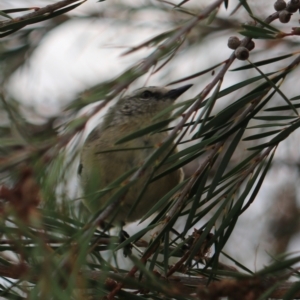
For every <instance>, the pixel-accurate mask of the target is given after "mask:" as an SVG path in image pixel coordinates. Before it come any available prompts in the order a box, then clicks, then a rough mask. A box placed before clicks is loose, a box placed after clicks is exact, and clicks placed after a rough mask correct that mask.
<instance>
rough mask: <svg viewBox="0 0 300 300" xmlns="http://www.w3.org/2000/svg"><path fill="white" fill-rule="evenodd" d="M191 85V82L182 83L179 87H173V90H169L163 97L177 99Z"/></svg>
mask: <svg viewBox="0 0 300 300" xmlns="http://www.w3.org/2000/svg"><path fill="white" fill-rule="evenodd" d="M191 86H192V84H187V85H184V86H182V87H180V88H177V89H174V90H169V91H168V92H167V93H166V94H165V97H166V98H171V99H174V100H175V99H177V98H178V97H179V96H180V95H182V94H183V93H184V92H185V91H187V90H188V89H189V88H190V87H191Z"/></svg>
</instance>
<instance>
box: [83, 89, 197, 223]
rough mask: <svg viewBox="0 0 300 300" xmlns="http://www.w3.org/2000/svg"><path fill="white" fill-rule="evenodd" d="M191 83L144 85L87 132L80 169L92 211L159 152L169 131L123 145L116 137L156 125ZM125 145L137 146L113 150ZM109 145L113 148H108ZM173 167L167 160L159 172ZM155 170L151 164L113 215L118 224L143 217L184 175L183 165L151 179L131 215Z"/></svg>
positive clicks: (99, 206) (98, 207)
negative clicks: (176, 85) (155, 118)
mask: <svg viewBox="0 0 300 300" xmlns="http://www.w3.org/2000/svg"><path fill="white" fill-rule="evenodd" d="M191 86H192V85H185V86H183V87H180V88H177V89H168V88H165V87H145V88H141V89H138V90H136V91H134V92H133V93H132V94H131V95H129V96H126V97H124V98H122V99H120V100H119V101H118V102H117V103H116V104H115V105H114V106H112V107H111V108H110V109H109V110H108V112H107V114H106V115H105V117H104V121H103V122H102V123H101V124H100V125H98V126H97V127H96V128H95V129H94V130H93V131H92V133H91V134H90V135H89V137H88V138H87V140H86V142H85V145H84V147H83V150H82V154H81V164H80V168H79V173H80V174H81V181H82V184H83V189H84V193H85V204H86V206H87V207H88V209H89V210H90V211H91V212H97V211H99V210H100V209H101V208H104V207H105V205H106V204H107V201H108V200H109V199H110V198H111V197H112V195H114V194H115V193H116V191H117V190H118V188H120V186H121V183H122V180H121V182H118V183H116V184H115V186H114V188H112V189H107V187H108V185H110V184H112V183H113V182H114V181H116V180H117V179H118V178H119V177H120V176H122V175H124V174H125V173H126V172H127V173H128V172H130V171H131V170H133V168H136V167H139V166H141V165H142V164H143V163H144V162H145V160H146V158H147V157H148V156H149V155H151V153H153V151H154V150H155V145H157V144H159V143H160V142H162V141H163V140H164V139H165V138H166V137H167V135H168V133H167V132H158V133H155V134H148V135H144V136H142V137H138V138H136V139H133V140H131V141H128V142H125V143H122V144H120V145H115V143H116V142H117V141H118V140H119V139H121V138H122V137H124V136H126V135H128V134H129V133H132V132H134V131H137V130H139V129H141V128H144V127H147V126H149V125H151V124H152V123H153V121H152V120H153V117H154V116H156V115H157V114H158V113H159V112H160V111H162V110H164V109H165V108H167V107H168V106H170V105H171V104H173V103H174V101H175V100H176V99H177V98H178V97H179V96H180V95H181V94H183V93H184V92H185V91H186V90H188V89H189V88H190V87H191ZM170 115H171V113H169V114H168V113H166V114H164V115H163V116H162V117H161V118H160V119H159V121H161V120H166V119H168V118H170ZM120 148H122V149H126V148H127V149H132V150H118V151H113V150H114V149H115V150H116V149H120ZM105 150H112V151H108V152H104V151H105ZM168 167H170V166H169V165H162V167H161V168H160V169H159V172H162V171H164V170H166V169H167V168H168ZM152 171H153V169H152V168H151V167H149V168H147V169H146V171H145V172H144V173H143V174H142V176H141V177H140V178H139V179H138V180H137V181H136V182H135V183H134V184H133V185H132V186H131V187H130V188H129V189H128V191H127V192H126V194H125V195H124V199H122V202H121V205H120V207H119V209H118V211H116V212H115V214H114V216H112V218H113V219H114V220H113V223H114V224H116V223H125V222H133V221H136V220H138V219H140V218H142V217H143V215H144V214H145V213H146V212H147V211H149V209H151V208H152V207H153V205H155V204H156V203H157V202H158V201H159V200H160V198H161V197H163V196H164V195H165V194H166V193H168V192H169V191H170V190H171V189H172V188H174V187H175V186H176V185H177V184H178V183H179V182H180V181H181V179H182V170H180V169H179V170H176V171H174V172H172V173H169V174H167V175H166V176H164V177H161V178H160V179H158V180H155V181H153V182H151V183H150V184H149V185H148V187H147V189H146V191H145V192H144V194H143V196H142V198H141V200H140V202H139V203H138V205H137V207H136V208H135V209H134V211H133V212H132V213H131V214H130V215H129V216H128V213H129V212H130V210H131V208H132V206H133V205H134V203H135V201H136V199H137V198H138V196H139V194H140V192H141V190H142V188H143V186H144V184H145V182H146V181H147V179H148V177H149V176H150V174H151V172H152ZM128 178H130V175H129V177H128ZM124 180H125V179H123V181H124ZM105 190H106V193H105ZM108 221H109V220H108Z"/></svg>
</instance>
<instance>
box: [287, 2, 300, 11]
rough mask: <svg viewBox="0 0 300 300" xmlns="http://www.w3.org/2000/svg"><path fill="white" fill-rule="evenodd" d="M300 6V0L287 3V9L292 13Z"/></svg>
mask: <svg viewBox="0 0 300 300" xmlns="http://www.w3.org/2000/svg"><path fill="white" fill-rule="evenodd" d="M299 7H300V1H299V0H291V1H289V2H288V3H287V5H286V10H287V11H288V12H290V13H294V12H296V11H297V10H298V9H299Z"/></svg>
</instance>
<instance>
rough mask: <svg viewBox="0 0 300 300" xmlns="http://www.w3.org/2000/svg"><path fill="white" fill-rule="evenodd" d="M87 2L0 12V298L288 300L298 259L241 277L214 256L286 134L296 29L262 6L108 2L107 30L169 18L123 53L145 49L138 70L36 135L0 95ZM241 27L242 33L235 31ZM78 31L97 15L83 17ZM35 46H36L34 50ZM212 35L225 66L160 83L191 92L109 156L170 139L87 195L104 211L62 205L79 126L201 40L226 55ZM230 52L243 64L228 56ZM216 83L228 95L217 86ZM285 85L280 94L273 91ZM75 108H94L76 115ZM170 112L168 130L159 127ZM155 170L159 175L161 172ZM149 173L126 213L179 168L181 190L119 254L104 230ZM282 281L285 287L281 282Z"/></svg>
mask: <svg viewBox="0 0 300 300" xmlns="http://www.w3.org/2000/svg"><path fill="white" fill-rule="evenodd" d="M89 1H90V0H88V1H78V0H73V1H72V0H64V1H51V3H50V4H49V5H48V6H41V7H39V6H38V5H41V3H37V4H36V5H37V6H34V7H20V8H16V7H14V8H11V7H7V9H3V10H1V11H0V16H1V20H0V38H1V39H0V61H1V64H0V68H1V76H0V80H1V86H2V89H1V95H0V115H1V116H3V121H1V124H0V201H1V203H0V204H1V206H0V215H1V218H0V232H1V238H0V277H1V279H2V280H1V281H0V297H1V299H2V298H4V299H62V300H63V299H66V300H69V299H102V298H105V297H107V298H106V299H219V298H220V297H225V298H226V297H227V299H271V298H277V299H294V298H297V297H298V298H299V296H300V284H299V282H298V281H297V280H298V277H299V272H298V271H297V268H298V267H297V266H298V265H299V262H300V256H299V255H297V253H296V254H289V253H276V255H271V254H270V260H271V262H270V263H269V264H267V263H266V264H265V267H262V268H260V269H259V270H251V269H249V268H248V267H247V266H246V263H245V261H247V257H244V258H243V261H239V259H237V258H236V257H235V253H228V252H227V250H226V246H227V245H228V244H230V243H232V241H233V240H232V239H231V236H232V233H233V232H234V231H235V230H236V228H237V227H238V226H241V223H240V217H241V215H243V214H247V212H248V208H249V207H251V205H252V204H253V203H254V202H256V201H261V200H262V199H261V198H260V197H259V191H260V189H261V187H262V185H263V184H264V181H265V179H266V177H267V176H268V174H269V172H270V171H271V170H272V168H273V167H274V157H276V151H277V150H278V147H279V146H280V145H281V144H282V145H284V144H285V143H286V140H287V139H288V138H289V137H293V136H296V135H297V133H298V132H299V129H298V128H299V127H300V119H299V108H300V95H299V88H298V87H299V84H298V81H299V80H298V78H299V74H300V70H299V64H300V54H299V41H300V39H299V34H298V32H300V29H299V28H298V27H292V25H291V23H292V21H293V20H294V19H297V16H296V14H294V11H293V9H292V8H291V5H292V4H288V6H287V8H286V9H282V10H279V11H274V8H273V6H270V7H267V6H266V7H265V10H264V11H260V12H259V15H258V13H257V12H258V10H257V7H256V4H255V1H254V3H252V2H253V1H241V0H240V1H239V2H238V5H237V6H236V7H234V6H233V5H234V3H235V1H228V0H227V1H225V0H214V1H200V2H201V5H200V6H201V7H200V8H199V3H198V2H199V1H182V2H180V3H177V2H176V1H144V2H138V3H137V4H136V6H130V4H129V3H131V1H128V3H127V1H126V0H124V1H123V2H115V3H114V2H113V3H111V4H110V7H114V10H112V12H110V15H109V16H110V18H115V19H116V21H119V22H121V20H118V16H119V15H120V13H121V12H122V18H124V19H123V20H122V22H125V23H126V22H130V19H131V18H133V17H134V16H136V15H138V14H139V13H141V12H144V11H150V12H152V13H153V11H154V13H155V12H156V11H157V12H159V13H164V14H165V15H166V16H168V18H166V20H165V22H168V26H169V29H168V30H165V31H164V30H161V32H160V33H159V34H157V35H156V36H154V37H152V38H148V39H145V40H146V41H145V42H141V43H140V44H139V45H136V46H134V47H131V48H129V49H126V51H124V53H123V56H128V57H129V56H130V55H132V54H133V53H135V52H138V51H140V50H142V49H148V50H150V54H148V55H145V57H144V59H143V60H140V61H136V62H133V63H132V65H131V67H129V68H128V69H127V70H125V71H124V72H120V73H119V74H118V75H117V76H116V78H114V79H109V80H107V81H102V82H98V83H97V84H95V85H94V86H92V87H89V88H88V89H87V90H85V91H82V92H81V93H79V94H78V96H77V97H74V99H73V100H72V101H70V102H69V103H68V104H67V105H66V107H64V108H63V109H62V111H61V112H60V113H59V114H58V115H57V116H53V117H51V118H49V119H47V120H44V123H42V124H40V125H37V124H36V123H34V121H33V120H30V119H28V117H26V116H25V115H26V114H24V111H26V110H28V109H30V108H29V107H26V105H25V104H23V103H22V102H21V101H19V99H14V98H13V96H12V95H11V94H10V91H9V89H8V83H9V79H10V78H11V77H12V76H13V75H14V74H15V72H16V71H17V70H19V69H21V68H22V67H24V65H26V63H27V61H28V59H29V58H30V57H31V55H32V54H33V53H34V50H35V49H36V48H37V47H39V44H40V41H41V39H42V36H45V35H47V34H48V33H51V32H52V31H53V30H54V29H57V28H58V27H59V25H61V24H62V23H65V22H68V21H74V20H76V19H79V17H76V14H75V15H72V14H67V13H69V12H71V11H72V12H73V13H76V11H77V9H78V8H79V7H81V6H84V5H83V4H84V2H89ZM32 2H34V1H32ZM37 2H38V1H37ZM108 2H109V1H99V3H98V5H99V6H105V5H108V4H107V3H108ZM202 2H203V3H202ZM231 2H234V3H231ZM277 2H280V1H277ZM290 2H293V1H290ZM294 2H295V3H294ZM294 2H293V5H296V6H297V5H298V4H297V3H298V2H297V1H294ZM205 3H206V4H205ZM24 5H25V6H26V1H24ZM42 5H44V4H42ZM289 5H290V6H289ZM298 8H300V3H299V7H298ZM283 11H284V13H283ZM287 12H288V13H289V17H286V18H285V15H284V14H286V13H287ZM114 14H115V15H114ZM293 14H294V15H293ZM104 16H105V12H104ZM124 16H125V17H124ZM245 16H247V19H248V20H251V23H245V21H244V19H245ZM84 18H87V19H90V20H93V19H95V18H99V16H97V15H95V13H94V12H90V13H86V15H85V16H84ZM279 20H280V21H281V23H280V22H279ZM282 23H288V24H286V25H285V27H283V25H282ZM289 26H291V27H289ZM225 32H226V33H225ZM34 34H35V35H36V37H37V39H38V40H35V42H34V43H33V42H32V36H33V35H34ZM128 34H130V33H128ZM225 34H226V35H228V37H229V36H230V35H239V37H240V39H241V40H240V44H239V45H238V46H237V47H236V49H233V50H230V51H232V52H231V53H230V51H229V52H228V53H229V55H228V57H227V58H226V59H225V60H223V61H221V59H219V58H216V59H219V61H213V62H212V63H211V65H210V66H209V67H207V68H203V69H199V70H198V71H197V72H196V73H195V72H190V73H186V72H185V73H184V72H181V73H178V77H177V78H176V80H173V81H172V79H171V78H170V80H168V77H167V76H166V75H164V79H165V82H164V83H163V85H166V86H167V85H168V84H169V85H173V84H177V83H184V84H191V83H193V85H194V86H193V91H192V94H190V95H192V96H191V97H190V98H189V99H185V101H182V102H180V103H176V104H174V105H173V106H171V107H168V108H167V109H166V110H165V111H162V112H159V114H158V115H157V116H156V117H155V118H154V119H153V123H152V124H151V125H150V126H147V127H145V128H137V129H136V131H135V132H131V133H130V132H128V133H126V134H124V136H123V137H122V138H121V139H120V140H118V142H117V146H116V148H114V149H112V150H111V151H119V152H120V153H122V151H143V148H142V147H136V148H131V149H128V148H126V147H123V145H122V144H123V143H125V142H128V141H131V140H134V139H138V138H141V137H143V136H145V135H151V134H156V133H157V132H160V131H167V132H168V133H169V136H168V138H167V139H166V140H163V141H161V143H160V144H159V145H156V147H151V150H153V151H152V152H151V155H149V157H147V159H146V160H145V161H144V163H143V165H140V166H134V167H133V168H132V170H130V171H129V172H127V173H126V174H122V175H121V176H120V177H119V178H118V179H117V180H115V181H114V182H113V183H111V184H110V185H109V186H107V187H106V188H104V189H101V190H100V189H99V190H98V191H97V193H96V194H95V195H89V196H94V197H96V198H97V197H101V196H104V195H105V194H106V193H107V192H108V191H111V189H114V190H115V191H116V192H115V193H114V194H113V196H112V197H111V199H110V200H109V201H108V203H107V205H106V207H102V208H101V209H100V208H99V210H98V211H94V212H89V211H88V210H87V209H86V208H85V206H84V205H83V204H82V201H81V200H82V198H83V197H84V196H85V195H81V196H80V197H77V196H76V197H75V196H70V194H71V193H68V192H67V187H68V186H69V182H70V180H71V178H74V173H76V172H75V171H74V170H75V169H76V168H77V165H78V164H79V162H78V163H77V161H78V156H79V153H80V150H81V146H82V143H81V140H82V137H83V131H84V129H85V128H86V125H87V122H88V121H89V120H90V119H91V118H92V117H93V116H94V115H95V114H96V113H98V112H100V111H101V110H103V109H104V108H105V107H106V106H107V105H109V101H111V100H113V99H115V98H117V97H120V95H122V93H123V92H124V91H126V89H127V88H128V87H129V86H130V85H131V84H132V83H133V82H135V81H136V80H138V79H139V78H141V77H142V76H144V75H148V76H152V75H153V74H167V73H163V72H165V71H166V72H170V70H172V66H174V65H176V64H179V63H181V64H182V61H183V60H182V58H183V59H184V60H189V59H194V58H191V57H190V55H191V53H194V55H195V56H196V55H197V51H198V50H199V49H200V48H201V47H202V46H203V44H205V43H206V42H207V41H209V40H210V39H217V40H219V44H218V47H220V49H221V51H223V49H224V51H228V48H227V45H226V42H224V40H223V39H221V37H222V36H223V35H225ZM253 41H254V42H256V43H257V45H258V46H255V45H254V44H253ZM12 44H13V45H17V46H14V47H11V46H10V45H12ZM208 45H210V44H208ZM253 45H254V46H253ZM209 47H210V46H209ZM229 47H230V45H229ZM253 48H254V49H253ZM270 48H272V51H270ZM238 49H239V50H243V51H244V53H246V54H247V56H240V54H239V52H238ZM282 49H286V53H283V52H284V50H282ZM191 50H193V51H194V52H191ZM207 50H208V52H209V51H210V50H209V49H207ZM245 51H246V52H245ZM195 58H196V57H195ZM204 59H205V58H204ZM70 72H71V71H70ZM228 77H230V78H231V81H230V84H229V85H228V83H227V85H225V84H224V82H225V80H226V79H227V78H228ZM232 78H233V79H232ZM291 80H292V81H294V84H295V86H294V87H295V88H294V89H292V90H291V89H290V88H288V85H287V84H286V82H287V81H291ZM171 81H172V82H171ZM203 82H205V85H203ZM224 99H225V100H224ZM88 104H95V105H94V107H93V109H91V110H90V111H89V112H88V113H85V114H82V113H81V114H80V113H79V112H80V110H81V109H82V108H84V107H86V106H87V105H88ZM170 111H172V112H173V115H172V118H171V119H170V120H166V121H158V118H159V117H160V116H162V115H163V114H166V113H168V112H170ZM62 116H63V117H62ZM62 119H63V122H61V120H62ZM170 121H174V122H173V123H172V124H170ZM57 124H59V125H57ZM173 142H174V143H175V144H176V146H179V149H180V150H178V151H176V149H175V148H174V147H172V143H173ZM148 148H149V147H148ZM109 151H110V150H109V149H108V150H107V149H105V150H104V151H103V153H104V152H109ZM74 162H76V163H74ZM165 164H168V168H167V169H164V171H161V167H162V166H163V165H165ZM295 164H296V163H295ZM191 166H192V167H191ZM150 167H154V168H153V172H151V173H150V175H149V176H148V178H147V180H146V184H145V186H144V187H143V188H142V189H141V191H140V196H139V197H138V198H137V199H136V203H135V206H134V207H136V206H138V205H142V204H141V203H140V199H141V197H142V195H143V193H144V192H145V191H146V188H147V186H148V185H149V184H150V183H151V182H153V181H155V180H158V179H159V178H162V177H163V176H166V175H168V174H169V173H170V172H172V171H174V170H178V169H179V168H184V172H185V177H184V180H183V181H182V182H181V183H179V184H178V186H176V187H175V188H173V189H172V190H170V191H169V192H168V193H167V194H166V195H165V196H164V197H162V198H161V199H159V201H156V202H157V203H156V205H154V206H153V208H152V209H151V210H149V211H148V212H147V213H146V215H145V216H144V218H142V220H141V223H142V225H143V224H144V223H145V224H147V225H144V227H141V229H137V231H136V232H134V233H133V234H132V235H131V236H130V237H128V238H127V239H125V240H123V241H120V239H119V236H118V234H117V233H116V231H114V230H112V229H111V228H110V227H111V224H109V223H111V221H112V220H113V219H114V216H115V213H116V212H117V209H122V197H124V195H126V192H127V191H128V189H129V188H130V187H131V186H132V184H133V183H134V182H135V181H136V180H138V179H139V178H140V177H142V176H145V175H144V171H145V170H146V169H147V168H150ZM108 172H109V170H108ZM147 174H148V173H147ZM76 188H77V187H75V185H73V186H72V189H73V190H75V189H76ZM72 194H73V195H74V193H72ZM134 209H135V208H134ZM150 217H151V218H150ZM149 218H150V219H149ZM146 219H148V220H151V221H150V223H149V222H148V223H146V222H144V221H145V220H146ZM258 221H259V220H258ZM147 235H148V239H147V238H146V236H147ZM149 236H150V238H149ZM245 239H247V237H246V236H245ZM240 243H243V241H240ZM237 248H238V245H237ZM130 249H131V250H130ZM123 251H124V253H126V254H127V257H124V256H123V254H122V252H123ZM239 257H240V256H239ZM224 261H225V262H226V263H224ZM290 278H293V279H294V281H295V279H296V282H295V283H293V284H291V283H289V282H288V280H289V279H290Z"/></svg>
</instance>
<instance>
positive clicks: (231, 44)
mask: <svg viewBox="0 0 300 300" xmlns="http://www.w3.org/2000/svg"><path fill="white" fill-rule="evenodd" d="M240 44H241V41H240V39H239V38H238V37H237V36H231V37H229V39H228V42H227V46H228V48H230V49H233V50H235V49H236V48H237V47H238V46H239V45H240Z"/></svg>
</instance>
